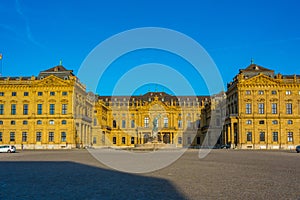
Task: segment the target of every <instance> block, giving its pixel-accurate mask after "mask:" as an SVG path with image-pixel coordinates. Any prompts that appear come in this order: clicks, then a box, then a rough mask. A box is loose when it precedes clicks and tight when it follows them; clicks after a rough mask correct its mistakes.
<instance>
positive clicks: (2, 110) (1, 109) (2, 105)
mask: <svg viewBox="0 0 300 200" xmlns="http://www.w3.org/2000/svg"><path fill="white" fill-rule="evenodd" d="M0 115H4V104H0Z"/></svg>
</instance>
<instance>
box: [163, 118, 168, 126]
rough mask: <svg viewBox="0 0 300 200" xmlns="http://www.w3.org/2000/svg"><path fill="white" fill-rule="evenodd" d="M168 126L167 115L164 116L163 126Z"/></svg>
mask: <svg viewBox="0 0 300 200" xmlns="http://www.w3.org/2000/svg"><path fill="white" fill-rule="evenodd" d="M168 126H169V119H168V118H167V117H165V118H164V127H165V128H168Z"/></svg>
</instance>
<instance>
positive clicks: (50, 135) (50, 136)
mask: <svg viewBox="0 0 300 200" xmlns="http://www.w3.org/2000/svg"><path fill="white" fill-rule="evenodd" d="M53 141H54V132H49V142H53Z"/></svg>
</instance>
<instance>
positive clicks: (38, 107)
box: [37, 104, 43, 115]
mask: <svg viewBox="0 0 300 200" xmlns="http://www.w3.org/2000/svg"><path fill="white" fill-rule="evenodd" d="M42 112H43V104H38V105H37V114H38V115H41V114H42Z"/></svg>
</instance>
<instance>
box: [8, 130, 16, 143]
mask: <svg viewBox="0 0 300 200" xmlns="http://www.w3.org/2000/svg"><path fill="white" fill-rule="evenodd" d="M9 141H11V142H14V141H15V132H10V134H9Z"/></svg>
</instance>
